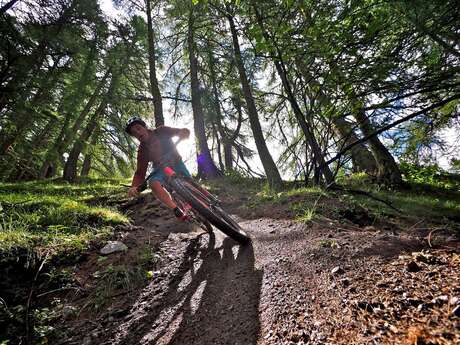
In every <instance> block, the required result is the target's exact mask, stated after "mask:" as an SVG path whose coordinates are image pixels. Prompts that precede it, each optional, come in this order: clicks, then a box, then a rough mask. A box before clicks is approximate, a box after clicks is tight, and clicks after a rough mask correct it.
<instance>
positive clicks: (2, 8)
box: [0, 0, 19, 15]
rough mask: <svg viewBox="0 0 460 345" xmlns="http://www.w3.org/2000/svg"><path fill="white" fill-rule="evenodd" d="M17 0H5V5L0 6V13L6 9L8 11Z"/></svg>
mask: <svg viewBox="0 0 460 345" xmlns="http://www.w3.org/2000/svg"><path fill="white" fill-rule="evenodd" d="M18 1H19V0H11V1H9V2H7V3H6V4H5V5H3V6H2V7H1V8H0V15H3V14H4V13H5V12H6V11H8V10H9V9H10V8H11V7H13V5H14V4H15V3H17V2H18Z"/></svg>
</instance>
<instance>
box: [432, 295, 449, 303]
mask: <svg viewBox="0 0 460 345" xmlns="http://www.w3.org/2000/svg"><path fill="white" fill-rule="evenodd" d="M448 300H449V296H446V295H441V296H438V297H436V298H433V299H432V300H431V303H433V304H439V305H442V304H444V303H446V302H447V301H448Z"/></svg>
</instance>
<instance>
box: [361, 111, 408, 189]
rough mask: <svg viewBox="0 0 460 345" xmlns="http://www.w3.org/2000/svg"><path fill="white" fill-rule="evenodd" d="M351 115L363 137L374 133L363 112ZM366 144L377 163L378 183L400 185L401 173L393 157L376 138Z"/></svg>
mask: <svg viewBox="0 0 460 345" xmlns="http://www.w3.org/2000/svg"><path fill="white" fill-rule="evenodd" d="M353 115H354V117H355V118H356V120H357V121H358V124H359V127H360V128H361V131H362V132H363V134H364V136H368V135H370V134H372V133H373V132H374V128H373V125H372V123H371V121H370V120H369V118H368V117H367V115H366V114H365V112H364V110H358V111H356V112H355V113H354V114H353ZM368 142H369V147H370V149H371V152H372V154H373V155H374V158H375V161H376V163H377V167H378V171H377V179H378V181H379V182H382V183H386V184H392V185H400V184H401V183H402V177H401V171H400V170H399V167H398V165H397V164H396V162H395V160H394V158H393V156H392V155H391V154H390V152H388V150H387V148H386V147H385V146H384V145H383V144H382V143H381V142H380V140H379V138H378V137H377V136H373V137H372V138H370V139H369V141H368Z"/></svg>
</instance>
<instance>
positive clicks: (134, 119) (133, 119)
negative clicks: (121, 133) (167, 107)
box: [125, 116, 147, 135]
mask: <svg viewBox="0 0 460 345" xmlns="http://www.w3.org/2000/svg"><path fill="white" fill-rule="evenodd" d="M136 123H138V124H140V125H142V126H144V127H147V125H146V124H145V122H144V120H142V119H141V118H140V117H139V116H133V117H130V118H129V120H128V121H127V122H126V127H125V131H126V133H128V134H130V135H131V133H130V132H129V131H130V130H131V127H132V126H133V125H134V124H136Z"/></svg>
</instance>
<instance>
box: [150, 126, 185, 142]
mask: <svg viewBox="0 0 460 345" xmlns="http://www.w3.org/2000/svg"><path fill="white" fill-rule="evenodd" d="M158 130H160V131H161V132H163V133H165V134H167V135H168V136H170V137H175V136H178V137H179V138H181V139H187V138H188V137H189V136H190V130H189V129H188V128H174V127H168V126H161V127H158Z"/></svg>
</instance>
